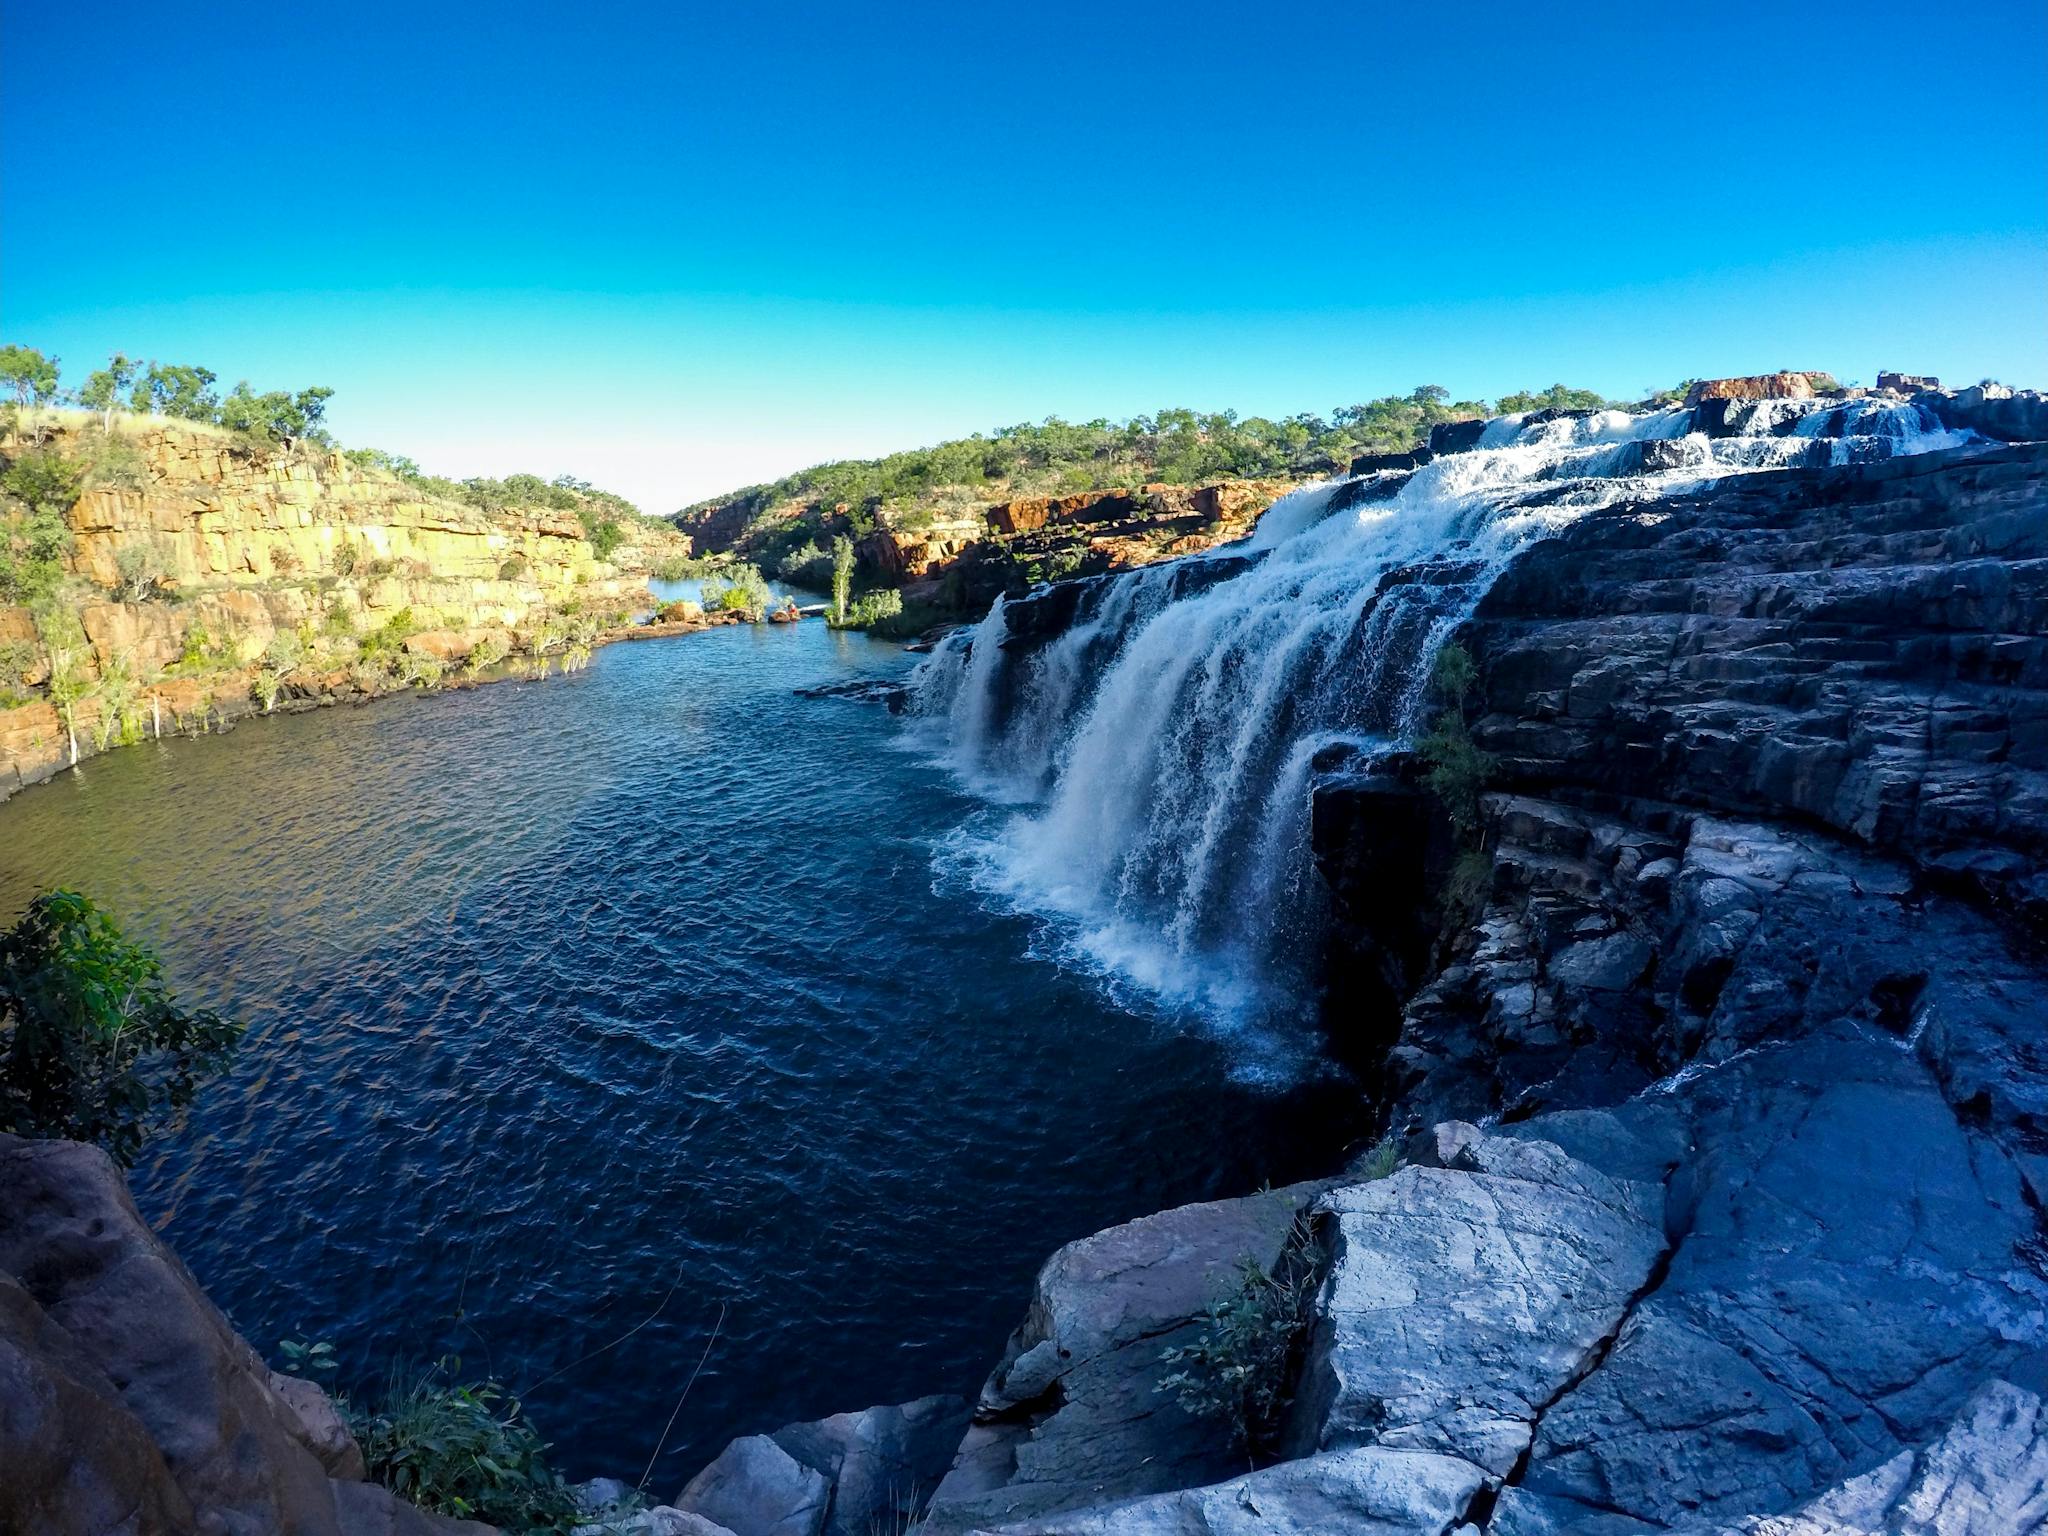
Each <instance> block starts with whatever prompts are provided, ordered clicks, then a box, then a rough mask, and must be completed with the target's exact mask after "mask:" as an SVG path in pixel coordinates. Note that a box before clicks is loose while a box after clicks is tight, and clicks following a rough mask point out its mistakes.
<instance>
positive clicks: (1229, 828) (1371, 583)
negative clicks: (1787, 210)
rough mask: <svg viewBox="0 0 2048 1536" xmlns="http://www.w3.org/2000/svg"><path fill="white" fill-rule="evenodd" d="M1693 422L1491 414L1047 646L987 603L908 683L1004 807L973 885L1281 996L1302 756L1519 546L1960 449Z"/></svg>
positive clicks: (1290, 936)
mask: <svg viewBox="0 0 2048 1536" xmlns="http://www.w3.org/2000/svg"><path fill="white" fill-rule="evenodd" d="M1694 426H1695V413H1693V412H1692V411H1689V410H1685V409H1678V408H1673V409H1667V410H1660V411H1651V412H1646V413H1641V414H1633V413H1629V412H1623V411H1600V412H1594V413H1591V414H1583V415H1575V416H1555V415H1547V413H1536V414H1535V415H1533V416H1530V417H1512V416H1511V417H1503V418H1501V419H1499V420H1496V421H1493V422H1490V423H1489V424H1488V425H1487V427H1486V428H1485V430H1484V432H1483V433H1482V435H1481V437H1480V439H1479V442H1478V444H1477V446H1475V447H1474V448H1472V449H1470V450H1468V451H1465V452H1457V453H1446V454H1442V455H1440V456H1438V457H1437V458H1435V459H1433V460H1431V461H1430V462H1428V463H1426V464H1424V465H1423V466H1422V467H1421V468H1419V469H1417V470H1415V471H1414V472H1413V473H1410V474H1406V475H1405V476H1404V475H1402V474H1399V473H1393V474H1380V475H1371V476H1365V477H1361V478H1360V479H1356V480H1350V481H1344V482H1330V483H1324V484H1319V485H1313V486H1309V487H1306V488H1303V489H1301V490H1297V491H1295V492H1293V493H1292V494H1291V495H1289V496H1287V497H1284V498H1283V499H1282V500H1281V501H1279V502H1278V503H1276V504H1275V505H1274V506H1273V507H1272V509H1271V510H1269V511H1268V512H1267V513H1266V514H1265V516H1264V518H1263V519H1261V521H1260V523H1259V525H1258V528H1257V529H1256V531H1255V532H1254V533H1253V534H1252V536H1251V537H1250V538H1249V539H1248V540H1245V541H1243V542H1241V543H1240V544H1238V545H1235V546H1231V547H1229V548H1226V549H1224V550H1219V551H1212V552H1210V553H1208V554H1205V555H1198V556H1192V557H1189V558H1188V559H1186V560H1183V561H1178V562H1173V563H1171V564H1169V565H1159V566H1150V567H1145V568H1143V569H1140V570H1138V571H1135V572H1131V573H1129V574H1126V575H1123V576H1115V577H1101V578H1095V579H1094V580H1093V581H1091V582H1088V583H1085V584H1079V585H1081V587H1082V590H1080V591H1079V592H1078V593H1076V594H1073V612H1072V614H1071V616H1070V617H1068V618H1067V619H1066V620H1065V623H1064V627H1061V628H1058V629H1057V630H1056V632H1055V633H1054V634H1053V635H1052V636H1051V637H1050V638H1044V637H1043V636H1042V635H1040V634H1038V633H1035V632H1033V631H1031V630H1030V629H1029V628H1028V627H1027V628H1026V629H1025V630H1024V631H1023V632H1019V631H1018V630H1017V628H1016V627H1015V626H1016V624H1017V623H1018V621H1019V620H1020V619H1021V618H1022V616H1023V615H1024V614H1025V612H1026V611H1027V609H1028V608H1029V607H1030V605H1031V604H1032V603H1034V602H1040V601H1046V600H1047V599H1046V598H1044V597H1043V596H1041V594H1043V593H1045V592H1046V590H1047V589H1040V592H1039V593H1035V594H1033V597H1032V598H1031V599H1029V600H1019V601H1014V602H1012V603H1010V604H1004V603H1002V602H998V603H997V604H996V606H995V607H994V608H993V609H991V610H990V612H989V614H988V616H987V618H986V619H984V620H983V621H982V622H981V623H980V624H979V625H978V626H976V627H975V628H974V629H973V630H971V631H964V632H960V633H957V634H955V635H954V636H953V637H952V638H951V640H950V641H949V642H948V643H947V644H946V645H945V646H944V647H942V648H941V649H940V650H939V651H937V652H935V653H934V654H933V655H932V656H931V657H930V658H928V660H927V661H926V663H925V664H924V666H923V667H922V668H921V669H920V671H919V673H918V674H917V676H916V678H915V680H914V707H915V710H916V712H917V713H918V714H919V715H921V716H923V717H924V718H925V721H926V724H927V727H928V728H935V729H936V730H937V732H938V734H939V737H940V739H941V742H942V747H943V750H944V752H945V753H946V754H947V756H948V758H949V759H950V761H951V762H952V763H953V764H954V765H955V766H956V767H957V768H958V769H959V770H960V771H961V772H962V774H963V775H964V776H965V777H966V779H967V781H968V782H969V783H970V785H971V786H972V787H974V788H975V789H976V790H977V791H978V792H980V793H981V794H983V795H984V796H986V797H987V798H989V799H991V800H993V801H995V802H997V803H998V804H1000V805H1001V806H1003V807H1004V809H1003V811H1002V812H1001V813H1000V815H999V816H998V817H997V818H996V820H997V822H998V824H997V825H996V827H995V829H994V830H993V832H992V833H991V834H990V835H988V836H986V837H983V838H979V839H977V840H975V841H974V843H973V849H972V851H973V853H974V855H975V858H976V859H977V861H978V866H979V868H978V879H979V880H980V882H981V885H982V888H983V889H984V890H988V891H993V892H996V893H999V894H1000V895H1001V896H1003V897H1004V898H1005V899H1007V900H1009V901H1011V902H1013V903H1014V904H1016V905H1017V906H1019V907H1021V908H1023V909H1025V910H1029V911H1032V912H1035V913H1038V914H1041V915H1044V916H1048V917H1051V918H1054V919H1056V920H1057V921H1059V922H1060V923H1061V924H1063V927H1064V932H1065V933H1066V935H1067V937H1068V938H1069V940H1070V941H1071V946H1072V949H1073V951H1074V952H1075V953H1078V954H1081V955H1084V956H1086V957H1088V958H1089V959H1091V960H1092V961H1093V962H1094V963H1095V964H1096V965H1098V966H1100V967H1104V968H1107V969H1108V970H1109V971H1110V972H1112V973H1113V974H1115V975H1117V976H1119V977H1120V978H1122V979H1124V980H1126V981H1132V982H1136V983H1138V984H1139V985H1140V986H1142V987H1144V988H1146V989H1147V990H1150V991H1152V992H1155V993H1157V994H1160V995H1162V996H1164V997H1166V998H1168V999H1169V1000H1175V1001H1179V1002H1184V1003H1188V1004H1192V1005H1193V1006H1194V1007H1195V1009H1196V1010H1197V1011H1198V1012H1199V1013H1202V1014H1205V1015H1207V1016H1209V1017H1211V1018H1214V1019H1217V1020H1220V1021H1222V1022H1224V1023H1227V1024H1234V1025H1236V1026H1238V1027H1242V1026H1243V1024H1244V1022H1245V1021H1246V1020H1247V1019H1256V1018H1258V1017H1261V1016H1268V1015H1271V1014H1272V1013H1274V1012H1276V1011H1279V1012H1285V1011H1288V1010H1289V1009H1295V1010H1296V1011H1298V1003H1299V1000H1300V997H1301V995H1302V993H1301V988H1302V986H1303V984H1304V983H1305V982H1306V981H1307V979H1308V978H1309V977H1310V976H1311V975H1312V967H1313V963H1314V959H1315V949H1316V945H1317V943H1318V941H1319V938H1320V927H1321V911H1320V905H1319V904H1320V899H1321V887H1320V882H1319V881H1318V880H1317V879H1316V878H1315V876H1314V872H1313V867H1312V864H1311V860H1310V854H1309V847H1308V811H1309V801H1310V790H1311V780H1312V776H1313V774H1314V771H1315V764H1316V761H1317V759H1318V758H1319V756H1322V755H1323V754H1325V753H1326V752H1328V751H1330V750H1332V749H1339V748H1341V749H1348V750H1349V751H1350V752H1351V753H1352V754H1354V755H1355V754H1357V753H1359V752H1361V751H1362V752H1365V753H1370V752H1372V751H1373V750H1375V749H1384V748H1385V747H1388V746H1391V745H1393V744H1396V743H1398V742H1400V741H1402V740H1404V739H1408V738H1412V737H1413V735H1415V734H1416V733H1417V731H1418V730H1419V729H1420V728H1421V727H1422V726H1423V724H1424V716H1425V715H1426V713H1427V700H1426V697H1425V681H1426V679H1427V676H1428V673H1429V669H1430V663H1431V661H1432V660H1433V658H1434V655H1435V652H1436V650H1437V648H1438V647H1439V646H1440V645H1441V644H1442V643H1443V641H1444V639H1445V638H1446V637H1447V636H1448V635H1449V634H1450V633H1451V631H1452V630H1454V629H1455V628H1456V627H1457V626H1458V625H1459V624H1460V623H1461V622H1463V621H1464V620H1465V619H1466V618H1467V617H1469V616H1470V614H1471V613H1472V611H1473V609H1474V607H1475V606H1476V605H1477V603H1478V602H1479V600H1480V599H1481V598H1482V597H1483V596H1484V595H1485V593H1486V591H1487V589H1488V588H1489V587H1490V586H1491V585H1492V584H1493V581H1494V579H1495V578H1496V577H1497V576H1498V575H1499V573H1500V572H1501V570H1502V569H1503V568H1504V567H1505V566H1506V565H1507V563H1508V562H1509V561H1510V560H1511V559H1512V558H1513V557H1514V555H1515V554H1516V552H1517V551H1518V550H1520V549H1521V548H1522V547H1523V546H1525V545H1526V544H1527V543H1528V542H1529V541H1530V540H1532V539H1535V538H1539V537H1541V536H1543V535H1545V534H1548V533H1552V532H1555V531H1557V530H1558V529H1561V528H1563V527H1565V526H1567V525H1569V524H1570V523H1572V522H1574V521H1575V520H1577V519H1578V518H1581V517H1583V516H1585V515H1586V514H1587V513H1588V512H1590V511H1593V510H1595V509H1597V508H1600V507H1604V506H1607V505H1609V504H1611V503H1614V502H1616V501H1619V500H1623V499H1628V500H1634V501H1644V500H1654V499H1656V498H1658V497H1661V496H1667V495H1670V494H1672V493H1674V492H1677V491H1683V490H1688V489H1692V488H1695V487H1697V486H1698V485H1700V484H1702V483H1703V482H1705V481H1707V480H1710V479H1715V478H1719V477H1723V476H1726V475H1729V474H1740V473H1747V472H1752V471H1756V470H1761V469H1770V468H1779V467H1784V466H1787V465H1797V464H1810V463H1849V462H1861V461H1863V460H1866V459H1871V458H1882V457H1886V456H1888V455H1892V454H1898V453H1911V452H1922V451H1926V450H1928V449H1930V448H1939V447H1948V446H1953V445H1955V444H1959V443H1961V442H1964V441H1966V440H1968V438H1969V434H1967V433H1957V432H1944V431H1943V430H1942V429H1941V427H1940V425H1939V423H1938V422H1937V421H1935V420H1934V419H1933V418H1932V417H1931V416H1930V415H1928V414H1927V413H1926V412H1924V411H1922V410H1921V409H1920V408H1919V407H1917V406H1912V405H1905V404H1896V403H1892V402H1886V401H1878V400H1857V401H1852V402H1848V403H1846V404H1843V403H1839V402H1834V401H1826V400H1819V401H1759V402H1755V403H1754V405H1753V406H1751V405H1749V404H1747V403H1745V404H1744V406H1743V408H1742V409H1740V410H1739V411H1734V412H1731V413H1730V418H1729V420H1728V422H1727V423H1726V430H1727V431H1728V432H1729V433H1731V434H1732V435H1725V436H1716V437H1709V436H1707V435H1705V434H1704V433H1701V432H1698V431H1695V430H1694ZM1651 443H1656V444H1658V445H1659V446H1658V447H1657V448H1656V449H1654V450H1652V449H1650V448H1648V447H1647V446H1646V445H1648V444H1651ZM1646 466H1656V467H1646ZM1418 567H1426V570H1427V579H1426V580H1413V579H1408V578H1407V577H1406V576H1405V575H1404V574H1403V573H1407V572H1411V571H1413V570H1415V569H1416V568H1418ZM1211 577H1213V578H1214V579H1210V578H1211ZM1063 597H1064V594H1063Z"/></svg>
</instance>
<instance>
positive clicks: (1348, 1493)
mask: <svg viewBox="0 0 2048 1536" xmlns="http://www.w3.org/2000/svg"><path fill="white" fill-rule="evenodd" d="M1484 1482H1485V1476H1484V1474H1482V1473H1481V1472H1480V1470H1479V1469H1478V1468H1477V1467H1475V1466H1473V1465H1472V1464H1471V1463H1469V1462H1464V1461H1459V1460H1458V1459H1456V1458H1455V1457H1451V1456H1436V1455H1431V1454H1430V1453H1428V1452H1426V1451H1394V1450H1386V1449H1384V1448H1381V1447H1376V1446H1373V1447H1366V1448H1364V1449H1361V1450H1352V1451H1338V1452H1334V1453H1332V1454H1330V1455H1325V1456H1311V1457H1307V1458H1305V1459H1303V1460H1300V1461H1285V1462H1282V1463H1280V1464H1279V1465H1278V1466H1273V1467H1267V1468H1265V1469H1264V1470H1263V1471H1259V1472H1253V1473H1250V1474H1248V1475H1246V1476H1244V1477H1240V1478H1235V1479H1233V1480H1231V1481H1229V1482H1225V1483H1218V1484H1214V1485H1212V1486H1210V1487H1206V1488H1188V1489H1183V1490H1181V1491H1180V1492H1177V1493H1167V1494H1156V1495H1153V1496H1152V1497H1149V1498H1142V1499H1131V1500H1126V1501H1124V1502H1122V1503H1118V1504H1112V1505H1109V1506H1106V1507H1103V1508H1098V1509H1082V1510H1072V1511H1069V1512H1067V1513H1065V1514H1059V1515H1053V1516H1050V1517H1047V1518H1043V1519H1036V1520H1026V1521H1023V1522H1020V1523H1017V1524H1013V1525H1001V1526H991V1527H988V1528H987V1536H1340V1533H1341V1536H1445V1533H1446V1532H1449V1531H1452V1530H1454V1529H1456V1528H1457V1527H1458V1526H1459V1525H1460V1524H1461V1522H1462V1521H1463V1520H1464V1518H1465V1513H1466V1511H1467V1510H1468V1509H1469V1508H1470V1507H1471V1504H1472V1500H1473V1498H1474V1496H1475V1495H1476V1494H1477V1493H1478V1492H1479V1489H1480V1487H1481V1485H1482V1484H1483V1483H1484Z"/></svg>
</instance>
